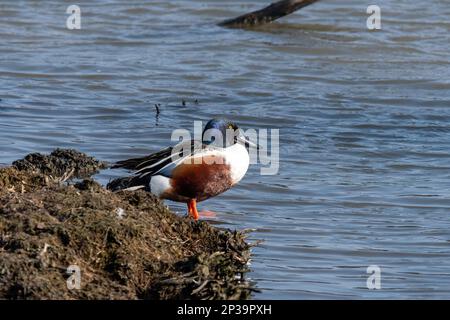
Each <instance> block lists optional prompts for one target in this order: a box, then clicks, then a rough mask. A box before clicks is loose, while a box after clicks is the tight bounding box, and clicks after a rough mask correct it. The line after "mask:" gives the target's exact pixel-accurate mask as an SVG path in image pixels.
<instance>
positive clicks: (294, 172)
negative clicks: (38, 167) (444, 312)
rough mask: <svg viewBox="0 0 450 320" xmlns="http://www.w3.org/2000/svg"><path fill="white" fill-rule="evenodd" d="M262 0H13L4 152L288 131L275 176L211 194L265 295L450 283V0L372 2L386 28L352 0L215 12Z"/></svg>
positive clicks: (118, 148)
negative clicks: (372, 269)
mask: <svg viewBox="0 0 450 320" xmlns="http://www.w3.org/2000/svg"><path fill="white" fill-rule="evenodd" d="M266 3H267V1H257V0H245V1H244V0H232V1H230V0H227V1H213V0H202V1H192V0H177V1H172V0H170V1H143V0H141V1H124V0H104V1H100V0H99V1H83V0H81V1H77V4H78V5H79V6H80V7H81V11H82V29H81V30H68V29H66V28H65V23H66V18H67V17H68V15H67V14H65V11H66V8H67V6H68V5H70V4H73V3H72V1H37V0H34V1H32V0H28V1H25V0H23V1H17V0H16V1H12V0H2V1H1V2H0V39H1V41H0V99H1V101H0V155H1V157H0V163H3V164H8V163H10V162H11V161H13V160H15V159H17V158H20V157H22V156H24V155H25V154H27V153H29V152H47V151H50V150H52V149H53V148H55V147H71V148H77V149H79V150H81V151H84V152H87V153H89V154H93V155H95V156H96V157H98V158H101V159H104V160H108V161H116V160H119V159H124V158H127V157H134V156H139V155H144V154H147V153H149V152H153V151H156V150H158V149H160V148H162V147H164V146H167V145H169V144H171V142H170V135H171V132H172V130H173V129H175V128H186V129H191V130H192V129H193V121H194V120H208V119H209V118H212V117H214V116H217V115H223V116H226V117H227V118H230V119H233V120H235V121H236V122H237V123H239V124H240V125H241V126H242V127H244V128H280V145H281V150H280V161H281V164H280V170H279V174H278V175H275V176H262V175H260V174H259V172H260V167H261V166H260V165H254V166H252V167H251V169H250V170H249V172H248V173H247V175H246V177H245V178H244V180H243V181H242V182H241V183H240V184H239V186H237V187H236V188H234V189H232V190H230V191H229V192H227V193H225V194H223V195H221V196H219V197H216V198H214V199H210V200H208V201H206V202H203V203H201V204H200V207H201V208H202V209H209V210H213V211H216V212H217V215H218V217H217V219H216V220H214V221H213V222H214V223H218V224H219V225H222V226H226V227H231V228H238V229H243V228H255V229H257V231H255V232H254V233H253V234H252V240H264V243H263V244H262V245H261V246H259V247H258V248H256V249H254V256H253V261H252V270H253V271H252V273H251V274H250V276H251V278H252V279H253V280H255V281H256V283H257V286H258V287H259V288H260V289H261V292H260V293H256V294H255V298H261V299H262V298H275V299H283V298H287V299H311V298H450V187H449V185H450V154H449V148H450V124H449V123H450V60H449V49H450V41H449V38H450V37H449V34H450V22H449V19H448V17H449V16H450V6H449V5H448V1H446V0H430V1H422V2H419V3H415V2H412V1H406V0H396V1H394V0H384V1H383V0H380V1H377V4H378V5H380V6H381V10H382V30H381V31H377V32H369V31H368V30H367V28H366V19H367V17H368V15H367V14H366V8H367V4H365V3H362V2H361V1H356V0H343V1H331V0H323V1H319V2H318V3H316V4H314V5H312V6H311V7H308V8H306V9H304V10H301V11H300V12H298V13H296V14H293V15H291V16H289V17H287V18H284V19H282V20H280V22H278V23H275V24H272V25H269V26H265V27H262V28H258V29H249V30H229V29H224V28H220V27H217V26H216V25H215V23H216V22H219V21H221V20H222V19H224V18H230V17H233V16H235V15H238V14H241V13H243V12H246V11H249V10H253V9H257V8H259V7H261V6H263V5H265V4H266ZM183 99H184V100H186V106H182V105H181V101H182V100H183ZM196 99H197V100H198V104H195V103H194V101H195V100H196ZM155 103H160V104H161V114H160V115H159V117H158V118H156V117H155V109H154V104H155ZM117 174H123V172H111V171H106V172H103V173H101V174H100V175H99V176H98V178H99V179H101V181H103V182H105V181H107V180H108V179H109V178H111V177H112V176H113V175H117ZM168 204H169V205H170V206H171V207H172V208H173V209H174V210H177V211H178V212H180V213H182V212H183V211H184V210H185V209H184V206H182V205H179V204H176V203H171V202H168ZM369 265H378V266H380V267H381V269H382V289H381V290H376V291H374V290H368V289H367V288H366V279H367V276H368V275H367V274H366V268H367V266H369Z"/></svg>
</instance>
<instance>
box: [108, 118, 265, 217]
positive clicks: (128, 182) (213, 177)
mask: <svg viewBox="0 0 450 320" xmlns="http://www.w3.org/2000/svg"><path fill="white" fill-rule="evenodd" d="M248 148H259V146H258V144H256V143H254V142H252V141H251V140H250V139H249V138H248V137H246V136H245V135H244V134H243V131H242V130H241V129H240V128H239V127H238V126H237V125H236V124H235V123H234V122H231V121H228V120H225V119H211V120H209V121H208V122H207V124H206V125H205V127H204V129H203V131H202V140H201V141H198V140H188V141H181V142H180V143H178V144H176V145H175V146H170V147H167V148H165V149H162V150H161V151H158V152H155V153H152V154H150V155H147V156H144V157H139V158H132V159H128V160H122V161H118V162H116V163H115V164H114V165H113V166H111V168H112V169H116V168H124V169H127V170H133V171H134V173H133V175H131V176H129V177H122V178H117V179H114V180H112V181H111V182H109V183H108V185H107V188H108V189H109V190H111V191H119V190H126V191H135V190H139V189H144V190H145V191H147V192H150V193H152V194H154V195H155V196H157V197H158V198H160V199H167V200H172V201H176V202H182V203H186V205H187V212H188V215H189V216H191V217H192V218H193V219H194V220H198V219H199V217H200V214H199V212H198V209H197V203H198V202H201V201H204V200H207V199H209V198H212V197H215V196H217V195H219V194H222V193H224V192H225V191H227V190H229V189H231V188H232V187H233V186H235V185H236V184H238V183H239V182H240V181H241V180H242V178H243V177H244V176H245V174H246V173H247V170H248V168H249V164H250V156H249V150H248Z"/></svg>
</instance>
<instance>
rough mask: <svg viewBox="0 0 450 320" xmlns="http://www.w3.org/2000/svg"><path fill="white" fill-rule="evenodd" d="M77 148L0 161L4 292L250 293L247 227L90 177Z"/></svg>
mask: <svg viewBox="0 0 450 320" xmlns="http://www.w3.org/2000/svg"><path fill="white" fill-rule="evenodd" d="M105 167H106V164H105V163H103V162H100V161H97V160H96V159H94V158H92V157H88V156H86V155H84V154H82V153H79V152H77V151H74V150H61V149H57V150H55V151H54V152H52V153H51V154H50V155H41V154H30V155H28V156H26V157H25V158H24V159H22V160H19V161H15V162H14V163H13V165H12V166H11V167H5V168H1V169H0V299H106V298H108V299H177V298H178V299H245V298H249V297H250V296H251V292H252V291H253V289H252V285H251V284H250V283H249V282H248V281H246V280H245V279H244V274H245V273H246V272H247V271H248V267H247V265H248V261H249V258H250V247H251V246H250V245H249V244H248V243H247V242H246V241H245V236H246V235H245V233H241V232H236V231H235V232H231V231H228V230H221V229H218V228H215V227H213V226H211V225H209V224H208V223H206V222H194V221H192V220H191V219H190V218H187V217H181V216H178V215H175V214H174V213H172V212H171V211H169V209H167V207H166V206H164V205H163V204H162V203H161V202H160V201H159V200H158V199H156V198H155V197H154V196H152V195H151V194H149V193H146V192H143V191H137V192H123V191H121V192H117V193H112V192H110V191H108V190H106V189H104V188H103V187H102V186H101V185H100V184H98V183H97V182H95V181H94V180H92V179H90V178H88V177H89V175H91V174H93V173H95V172H96V171H97V170H99V169H102V168H105Z"/></svg>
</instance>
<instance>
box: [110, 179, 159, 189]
mask: <svg viewBox="0 0 450 320" xmlns="http://www.w3.org/2000/svg"><path fill="white" fill-rule="evenodd" d="M150 179H151V177H150V176H144V177H141V176H133V177H122V178H117V179H114V180H111V181H110V182H109V183H108V184H107V185H106V189H108V190H111V191H113V192H114V191H119V190H126V191H135V190H139V189H144V190H146V191H150Z"/></svg>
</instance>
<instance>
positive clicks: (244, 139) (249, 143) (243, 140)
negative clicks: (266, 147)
mask: <svg viewBox="0 0 450 320" xmlns="http://www.w3.org/2000/svg"><path fill="white" fill-rule="evenodd" d="M237 141H238V142H240V143H242V144H243V145H244V146H249V147H251V148H256V150H259V149H260V146H259V144H257V143H255V142H253V141H251V140H250V139H249V138H247V137H246V136H243V135H240V136H238V137H237Z"/></svg>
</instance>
